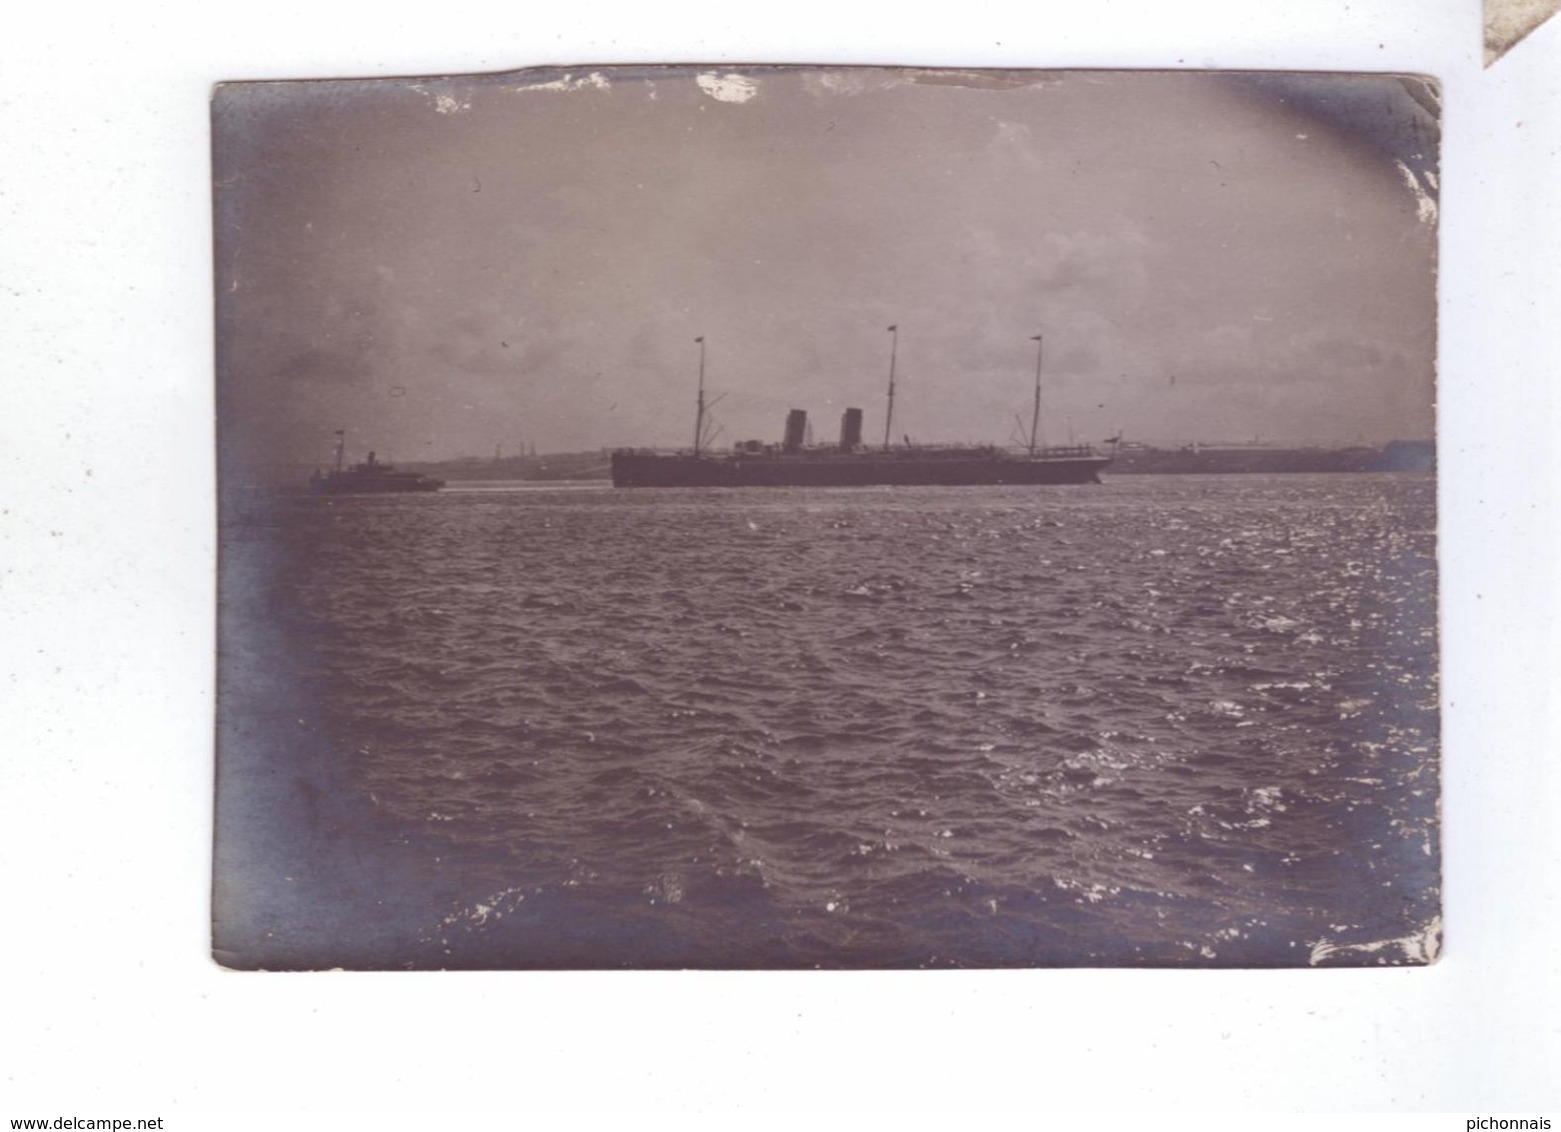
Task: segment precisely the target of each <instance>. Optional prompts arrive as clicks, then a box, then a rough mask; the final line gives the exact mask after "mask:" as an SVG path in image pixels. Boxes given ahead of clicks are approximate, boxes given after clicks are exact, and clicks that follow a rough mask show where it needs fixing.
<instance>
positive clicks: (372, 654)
mask: <svg viewBox="0 0 1561 1132" xmlns="http://www.w3.org/2000/svg"><path fill="white" fill-rule="evenodd" d="M1440 117H1441V96H1440V89H1439V87H1438V86H1437V84H1436V82H1435V81H1434V80H1432V79H1430V78H1426V77H1423V76H1417V75H1407V74H1365V73H1349V74H1344V73H1290V72H1232V71H1195V70H1188V71H1093V70H1078V71H1056V70H970V71H964V70H949V69H916V68H894V67H809V66H750V67H738V66H731V65H722V66H719V67H700V66H665V67H650V66H636V67H577V68H560V69H547V70H528V71H520V72H509V73H503V74H486V75H475V76H472V75H468V76H456V77H439V78H404V79H383V78H381V79H365V80H340V81H279V82H238V83H228V84H224V85H222V86H220V87H218V88H217V90H216V91H215V93H214V95H213V102H212V124H213V146H214V155H213V177H214V183H213V208H214V234H215V281H216V295H215V303H216V405H217V467H218V509H219V514H218V568H219V584H218V666H217V735H216V760H217V766H216V799H215V845H214V881H213V925H212V930H213V952H214V955H215V957H216V958H217V960H218V961H219V962H220V963H222V964H223V965H225V966H229V967H234V968H242V969H265V970H318V969H333V968H348V969H365V970H441V969H467V970H481V969H488V970H493V969H605V968H642V969H656V968H706V969H729V968H741V969H758V970H770V969H813V968H823V969H875V968H892V969H916V968H948V967H953V968H1014V967H1160V968H1164V967H1247V968H1250V967H1331V966H1373V967H1375V966H1382V965H1419V964H1426V963H1431V962H1434V961H1435V960H1436V958H1437V956H1438V953H1439V950H1440V947H1441V936H1442V919H1441V910H1442V899H1441V835H1440V810H1439V807H1440V713H1439V683H1438V672H1439V639H1438V608H1437V479H1436V463H1437V453H1436V365H1437V354H1436V348H1437V330H1436V309H1437V308H1436V293H1437V228H1438V215H1437V200H1438V190H1439V149H1440Z"/></svg>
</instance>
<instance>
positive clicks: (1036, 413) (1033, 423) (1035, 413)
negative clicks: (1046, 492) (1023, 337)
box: [1030, 334, 1046, 460]
mask: <svg viewBox="0 0 1561 1132" xmlns="http://www.w3.org/2000/svg"><path fill="white" fill-rule="evenodd" d="M1030 341H1032V342H1034V343H1035V408H1034V409H1032V410H1031V411H1030V459H1032V460H1033V459H1035V436H1036V430H1037V429H1038V428H1039V427H1040V423H1041V352H1042V351H1043V350H1044V349H1045V348H1046V344H1045V343H1044V342H1042V341H1041V335H1039V334H1037V335H1035V336H1034V337H1033V338H1031V339H1030Z"/></svg>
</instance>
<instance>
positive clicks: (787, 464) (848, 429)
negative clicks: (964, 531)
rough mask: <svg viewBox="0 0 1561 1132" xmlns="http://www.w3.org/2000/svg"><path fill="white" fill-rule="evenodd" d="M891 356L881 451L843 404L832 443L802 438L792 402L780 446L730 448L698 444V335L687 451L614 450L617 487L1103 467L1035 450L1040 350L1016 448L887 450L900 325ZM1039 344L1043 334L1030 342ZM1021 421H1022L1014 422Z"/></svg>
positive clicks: (1018, 478) (1040, 478)
mask: <svg viewBox="0 0 1561 1132" xmlns="http://www.w3.org/2000/svg"><path fill="white" fill-rule="evenodd" d="M889 331H890V333H891V334H894V335H895V341H894V346H893V347H891V351H890V355H889V407H888V412H887V413H886V415H885V420H884V442H883V447H881V448H869V447H868V446H866V445H864V444H863V443H862V410H861V409H854V408H853V409H847V410H846V411H845V413H844V415H843V416H842V417H841V420H840V439H839V441H838V443H836V444H833V445H809V444H807V443H806V438H807V431H808V416H807V413H806V411H804V410H802V409H792V410H791V412H790V413H788V414H787V417H786V431H785V437H784V439H783V440H782V441H781V443H780V444H767V443H765V442H763V441H758V440H745V441H741V442H739V443H738V444H736V445H734V446H733V447H732V449H731V450H730V451H728V452H719V453H716V452H709V451H706V449H705V444H704V439H705V411H706V404H705V349H704V346H705V342H704V339H703V338H696V339H695V341H696V342H697V343H698V344H699V396H698V401H697V408H696V411H695V418H694V447H693V449H692V450H691V451H683V452H675V453H666V452H653V451H647V450H643V449H619V450H618V451H616V452H614V453H613V454H612V482H613V486H614V487H866V486H873V485H907V486H908V485H947V486H974V485H995V484H1084V483H1099V482H1100V476H1099V473H1100V470H1101V469H1102V468H1103V467H1105V466H1106V465H1107V464H1109V463H1110V462H1111V457H1109V456H1105V455H1102V454H1100V453H1098V452H1096V451H1095V450H1094V449H1093V448H1091V447H1089V446H1088V445H1068V446H1065V447H1050V448H1048V447H1041V446H1037V444H1036V436H1037V434H1038V427H1039V423H1040V412H1041V349H1040V346H1039V345H1038V346H1037V349H1036V361H1035V403H1034V410H1033V412H1032V415H1031V419H1030V429H1029V435H1028V436H1027V438H1026V444H1025V446H1024V447H1023V448H1022V449H1020V450H1018V451H1012V450H1009V449H1004V448H1000V447H998V446H996V445H958V444H943V445H925V444H912V443H911V442H910V440H909V438H906V440H905V443H904V445H903V446H900V447H892V446H891V445H890V443H889V436H890V429H891V427H892V422H893V419H894V380H895V357H896V354H897V352H898V345H899V338H898V328H897V327H894V326H891V327H889ZM1031 340H1032V341H1034V342H1036V343H1038V344H1039V343H1040V342H1041V338H1040V336H1036V337H1035V338H1033V339H1031ZM1020 427H1021V428H1022V427H1023V425H1022V424H1021V426H1020Z"/></svg>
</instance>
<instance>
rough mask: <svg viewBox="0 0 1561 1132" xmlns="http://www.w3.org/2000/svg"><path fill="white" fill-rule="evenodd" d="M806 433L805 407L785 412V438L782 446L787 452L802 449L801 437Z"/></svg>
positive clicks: (806, 417)
mask: <svg viewBox="0 0 1561 1132" xmlns="http://www.w3.org/2000/svg"><path fill="white" fill-rule="evenodd" d="M807 434H808V413H807V410H806V409H793V410H791V412H789V413H787V414H786V440H785V442H784V444H783V445H782V447H783V448H784V449H785V451H787V452H800V451H801V450H802V440H803V437H805V436H807Z"/></svg>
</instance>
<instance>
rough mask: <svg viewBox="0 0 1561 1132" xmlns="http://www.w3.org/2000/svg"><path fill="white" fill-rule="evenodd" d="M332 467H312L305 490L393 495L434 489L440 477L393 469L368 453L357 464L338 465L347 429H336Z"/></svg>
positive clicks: (393, 467) (337, 493)
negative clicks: (311, 473) (327, 469)
mask: <svg viewBox="0 0 1561 1132" xmlns="http://www.w3.org/2000/svg"><path fill="white" fill-rule="evenodd" d="M336 437H337V439H336V467H335V468H334V469H332V470H331V471H329V472H326V473H325V474H324V475H321V474H320V471H319V469H318V468H317V469H315V472H314V475H312V476H310V477H309V490H310V491H312V492H314V493H315V494H316V495H395V494H404V493H407V492H426V491H438V490H439V489H440V488H442V487H443V486H444V480H440V479H435V478H434V477H433V476H425V475H419V474H418V473H417V472H401V471H397V470H396V467H395V465H393V464H381V463H380V462H379V461H378V460H377V459H376V458H375V456H374V453H373V452H370V453H369V458H368V459H367V460H366V461H364V462H363V463H361V464H353V465H352V466H351V467H347V468H344V467H342V456H343V454H344V453H345V451H346V447H347V432H346V430H345V429H339V430H337V433H336Z"/></svg>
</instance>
